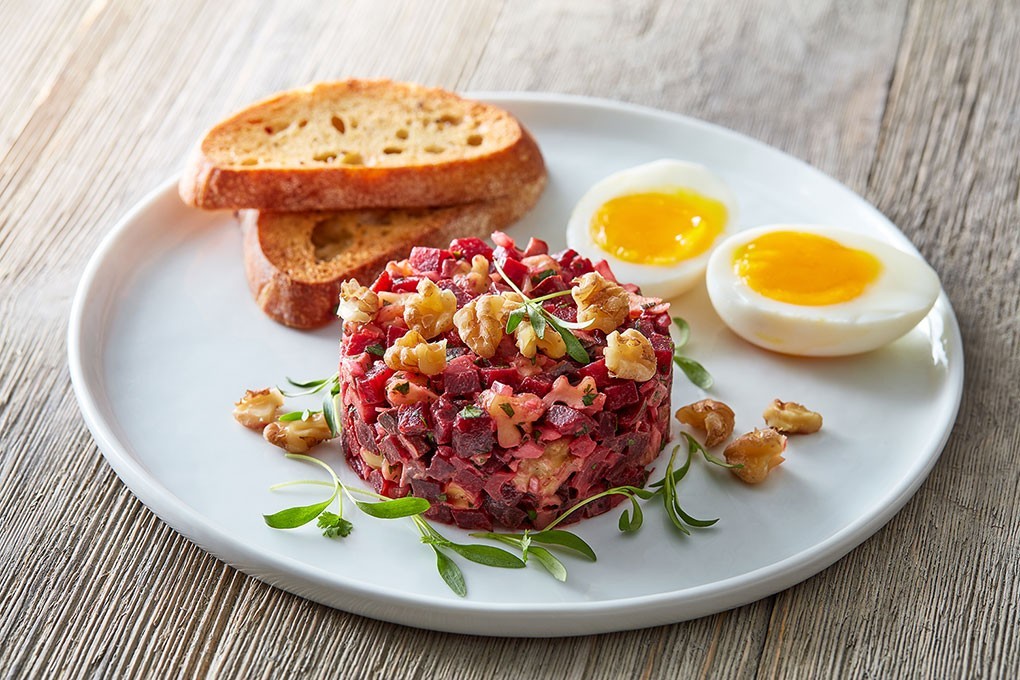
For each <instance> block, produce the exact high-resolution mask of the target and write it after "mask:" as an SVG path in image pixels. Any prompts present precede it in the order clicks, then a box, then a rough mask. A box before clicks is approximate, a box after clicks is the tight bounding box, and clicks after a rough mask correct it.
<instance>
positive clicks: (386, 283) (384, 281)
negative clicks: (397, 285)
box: [370, 269, 393, 293]
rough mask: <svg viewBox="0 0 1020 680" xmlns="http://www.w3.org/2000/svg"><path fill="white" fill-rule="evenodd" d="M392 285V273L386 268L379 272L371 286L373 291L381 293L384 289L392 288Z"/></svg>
mask: <svg viewBox="0 0 1020 680" xmlns="http://www.w3.org/2000/svg"><path fill="white" fill-rule="evenodd" d="M392 285H393V277H391V276H390V273H389V272H388V271H386V270H385V269H384V270H383V272H382V274H379V276H378V278H376V280H375V281H374V282H373V283H372V285H371V286H370V287H371V289H372V291H373V292H376V293H379V292H382V291H384V290H386V291H388V290H390V286H392Z"/></svg>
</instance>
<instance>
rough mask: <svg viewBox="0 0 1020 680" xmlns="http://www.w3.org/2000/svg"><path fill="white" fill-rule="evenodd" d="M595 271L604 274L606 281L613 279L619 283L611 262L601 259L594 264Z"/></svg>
mask: <svg viewBox="0 0 1020 680" xmlns="http://www.w3.org/2000/svg"><path fill="white" fill-rule="evenodd" d="M593 267H594V269H595V271H597V272H598V273H599V274H601V275H602V278H604V279H605V280H606V281H612V282H613V283H619V282H618V281H617V280H616V275H615V274H613V270H612V269H610V268H609V263H608V262H606V261H605V260H599V261H598V262H596V263H595V264H594V265H593Z"/></svg>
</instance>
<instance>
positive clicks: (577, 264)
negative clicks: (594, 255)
mask: <svg viewBox="0 0 1020 680" xmlns="http://www.w3.org/2000/svg"><path fill="white" fill-rule="evenodd" d="M560 264H561V265H563V269H565V270H566V277H569V278H570V279H576V278H577V277H578V276H584V275H585V274H587V273H589V272H593V271H595V267H593V266H592V264H591V260H589V259H588V258H587V257H584V256H582V255H575V256H574V258H573V259H572V260H570V261H569V262H560ZM566 277H564V278H566Z"/></svg>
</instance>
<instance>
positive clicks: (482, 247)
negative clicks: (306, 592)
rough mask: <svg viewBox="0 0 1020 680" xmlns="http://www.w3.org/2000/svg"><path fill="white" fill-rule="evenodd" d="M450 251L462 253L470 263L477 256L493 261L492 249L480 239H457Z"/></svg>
mask: <svg viewBox="0 0 1020 680" xmlns="http://www.w3.org/2000/svg"><path fill="white" fill-rule="evenodd" d="M450 250H452V251H453V252H455V253H461V254H462V255H463V256H464V258H465V259H466V260H467V261H468V262H470V261H471V258H473V257H474V256H475V255H483V256H485V259H486V260H492V248H490V247H489V246H488V245H486V243H485V241H483V240H482V239H480V238H474V237H469V238H457V239H454V240H453V243H451V244H450Z"/></svg>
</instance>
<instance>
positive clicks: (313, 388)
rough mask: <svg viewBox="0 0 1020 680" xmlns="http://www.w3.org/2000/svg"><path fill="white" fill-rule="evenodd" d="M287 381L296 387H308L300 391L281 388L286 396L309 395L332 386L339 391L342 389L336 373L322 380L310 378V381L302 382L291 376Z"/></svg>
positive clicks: (281, 391)
mask: <svg viewBox="0 0 1020 680" xmlns="http://www.w3.org/2000/svg"><path fill="white" fill-rule="evenodd" d="M287 382H289V383H290V384H291V385H293V386H294V387H300V388H307V389H303V391H300V392H288V391H286V390H280V393H281V394H283V396H285V397H303V396H306V395H309V394H315V393H316V392H321V391H322V390H324V389H326V388H331V389H333V388H335V389H336V390H337V391H339V389H340V385H339V382H338V376H337V374H335V373H334V374H333V375H331V376H330V377H328V378H323V379H322V380H310V381H308V382H303V383H301V382H295V381H293V380H291V379H290V378H287ZM278 389H279V388H278Z"/></svg>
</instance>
